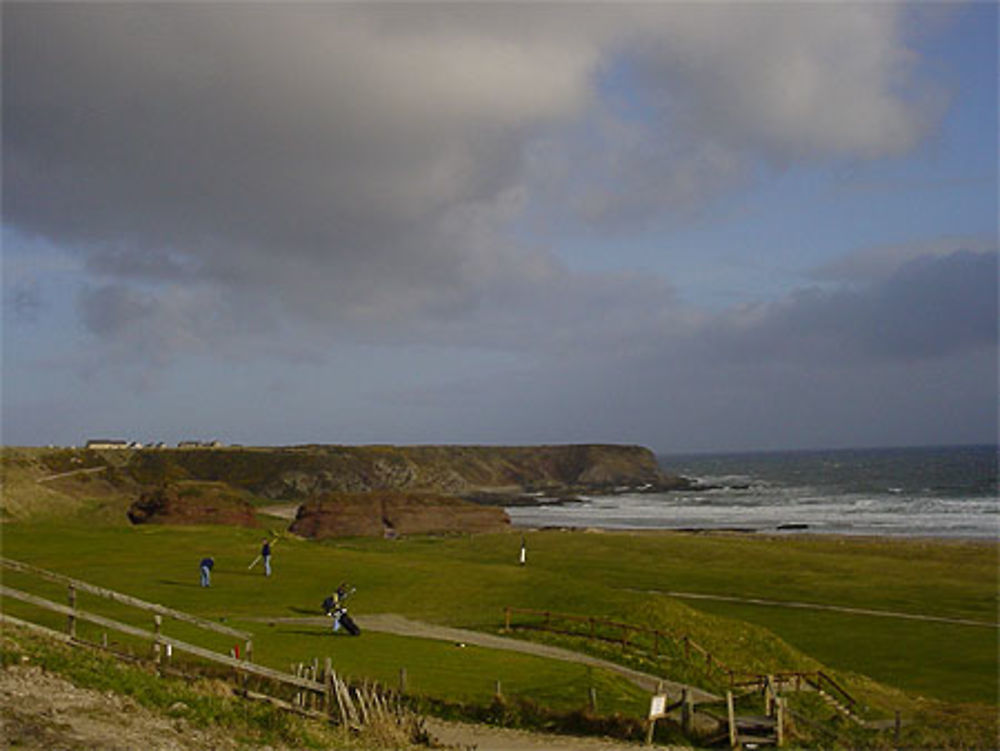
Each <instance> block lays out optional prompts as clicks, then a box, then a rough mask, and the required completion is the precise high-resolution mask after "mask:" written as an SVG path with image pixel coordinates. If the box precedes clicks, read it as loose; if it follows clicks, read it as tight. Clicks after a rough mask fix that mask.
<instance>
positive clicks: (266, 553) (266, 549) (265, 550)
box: [260, 538, 271, 576]
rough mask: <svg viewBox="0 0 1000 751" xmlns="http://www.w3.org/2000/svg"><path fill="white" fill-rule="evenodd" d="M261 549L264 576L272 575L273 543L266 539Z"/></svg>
mask: <svg viewBox="0 0 1000 751" xmlns="http://www.w3.org/2000/svg"><path fill="white" fill-rule="evenodd" d="M263 543H264V544H263V545H261V547H260V557H261V558H263V559H264V576H270V575H271V543H270V542H269V541H268V540H267V538H264V540H263Z"/></svg>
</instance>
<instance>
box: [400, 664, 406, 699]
mask: <svg viewBox="0 0 1000 751" xmlns="http://www.w3.org/2000/svg"><path fill="white" fill-rule="evenodd" d="M399 693H401V694H405V693H406V668H400V669H399Z"/></svg>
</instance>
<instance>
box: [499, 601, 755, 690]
mask: <svg viewBox="0 0 1000 751" xmlns="http://www.w3.org/2000/svg"><path fill="white" fill-rule="evenodd" d="M514 614H520V615H530V616H540V617H541V618H542V622H541V623H540V624H538V623H534V624H515V623H514V621H513V615H514ZM560 622H562V623H566V624H584V625H585V626H586V629H585V630H584V631H583V632H581V631H579V630H577V631H573V630H569V629H567V628H564V629H560V628H559V627H558V626H559V624H560ZM515 628H525V629H530V628H537V629H540V630H543V631H552V632H555V633H563V634H570V635H575V636H585V637H587V638H590V639H599V640H602V641H613V642H615V643H620V644H621V645H622V647H623V648H624V647H628V646H633V647H637V648H641V645H639V643H638V637H640V636H645V637H648V638H649V639H651V641H652V645H653V646H652V650H650V651H652V652H653V654H654V655H655V656H657V657H658V656H659V655H660V654H661V652H662V650H661V647H662V646H664V645H666V644H667V643H668V642H669V643H673V644H676V645H678V646H679V647H680V648H681V649H682V650H683V651H684V656H685V657H686V658H690V657H691V655H692V654H697V655H699V656H701V658H702V659H703V660H704V662H705V667H706V669H707V670H708V671H716V672H719V673H721V674H722V675H723V676H725V677H726V679H727V680H728V681H729V683H730V685H734V684H735V682H736V674H735V672H734V671H733V670H732V668H730V667H729V666H728V665H726V664H725V663H724V662H722V661H721V660H720V659H719V658H718V657H716V656H715V655H713V654H712V653H711V652H710V651H709V650H707V649H705V648H704V647H702V646H701V645H700V644H698V643H697V642H696V641H694V640H693V639H692V638H691V637H690V636H688V635H687V634H681V635H679V636H678V635H676V634H673V633H669V632H666V631H661V630H659V629H653V628H647V627H645V626H636V625H633V624H631V623H622V622H621V621H615V620H612V619H610V618H601V617H596V616H586V615H572V614H569V613H556V612H553V611H550V610H534V609H531V608H515V607H506V608H504V629H505V630H507V631H512V630H514V629H515ZM600 628H604V629H606V630H610V631H612V632H613V633H617V636H615V637H614V638H612V637H607V636H601V635H599V633H598V629H600Z"/></svg>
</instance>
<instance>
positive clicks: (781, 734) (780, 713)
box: [774, 696, 785, 747]
mask: <svg viewBox="0 0 1000 751" xmlns="http://www.w3.org/2000/svg"><path fill="white" fill-rule="evenodd" d="M774 707H775V715H776V717H775V722H774V734H775V739H774V742H775V743H776V744H777V745H778V746H779V747H780V746H783V745H784V743H785V700H784V699H783V698H781V697H780V696H778V697H775V699H774Z"/></svg>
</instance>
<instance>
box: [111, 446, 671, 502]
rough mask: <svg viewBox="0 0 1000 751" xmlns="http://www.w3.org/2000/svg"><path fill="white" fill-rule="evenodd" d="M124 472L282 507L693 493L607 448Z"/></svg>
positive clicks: (640, 452)
mask: <svg viewBox="0 0 1000 751" xmlns="http://www.w3.org/2000/svg"><path fill="white" fill-rule="evenodd" d="M122 470H123V471H124V472H126V473H127V474H128V475H129V476H131V477H132V478H133V479H134V480H135V481H136V482H138V483H141V484H144V485H160V484H163V483H165V482H176V481H178V480H200V481H211V482H225V483H227V484H229V485H231V486H233V487H238V488H242V489H244V490H247V491H250V492H251V493H253V494H254V495H257V496H261V497H264V498H268V499H274V500H279V499H280V500H299V499H302V500H305V499H311V498H315V497H317V496H319V495H321V494H323V493H338V492H339V493H359V492H369V491H375V490H397V491H406V492H423V493H447V494H450V495H457V496H462V497H466V496H468V497H472V498H476V497H478V496H481V495H483V494H487V495H489V494H495V495H498V496H512V497H513V496H517V495H519V494H525V493H545V494H559V493H572V492H577V491H581V492H583V491H589V492H601V491H611V490H614V489H615V488H619V487H629V488H646V489H658V490H664V489H670V488H675V487H682V486H683V483H684V481H683V480H682V479H681V478H676V477H671V476H668V475H665V474H664V473H663V472H661V470H660V468H659V466H658V465H657V463H656V457H655V456H654V455H653V453H652V452H651V451H650V450H649V449H647V448H644V447H641V446H621V445H599V444H587V445H570V446H322V445H310V446H295V447H287V448H224V449H192V450H174V449H170V450H152V451H136V452H132V455H131V457H129V460H128V461H127V463H126V464H125V465H124V466H123V467H122Z"/></svg>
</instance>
